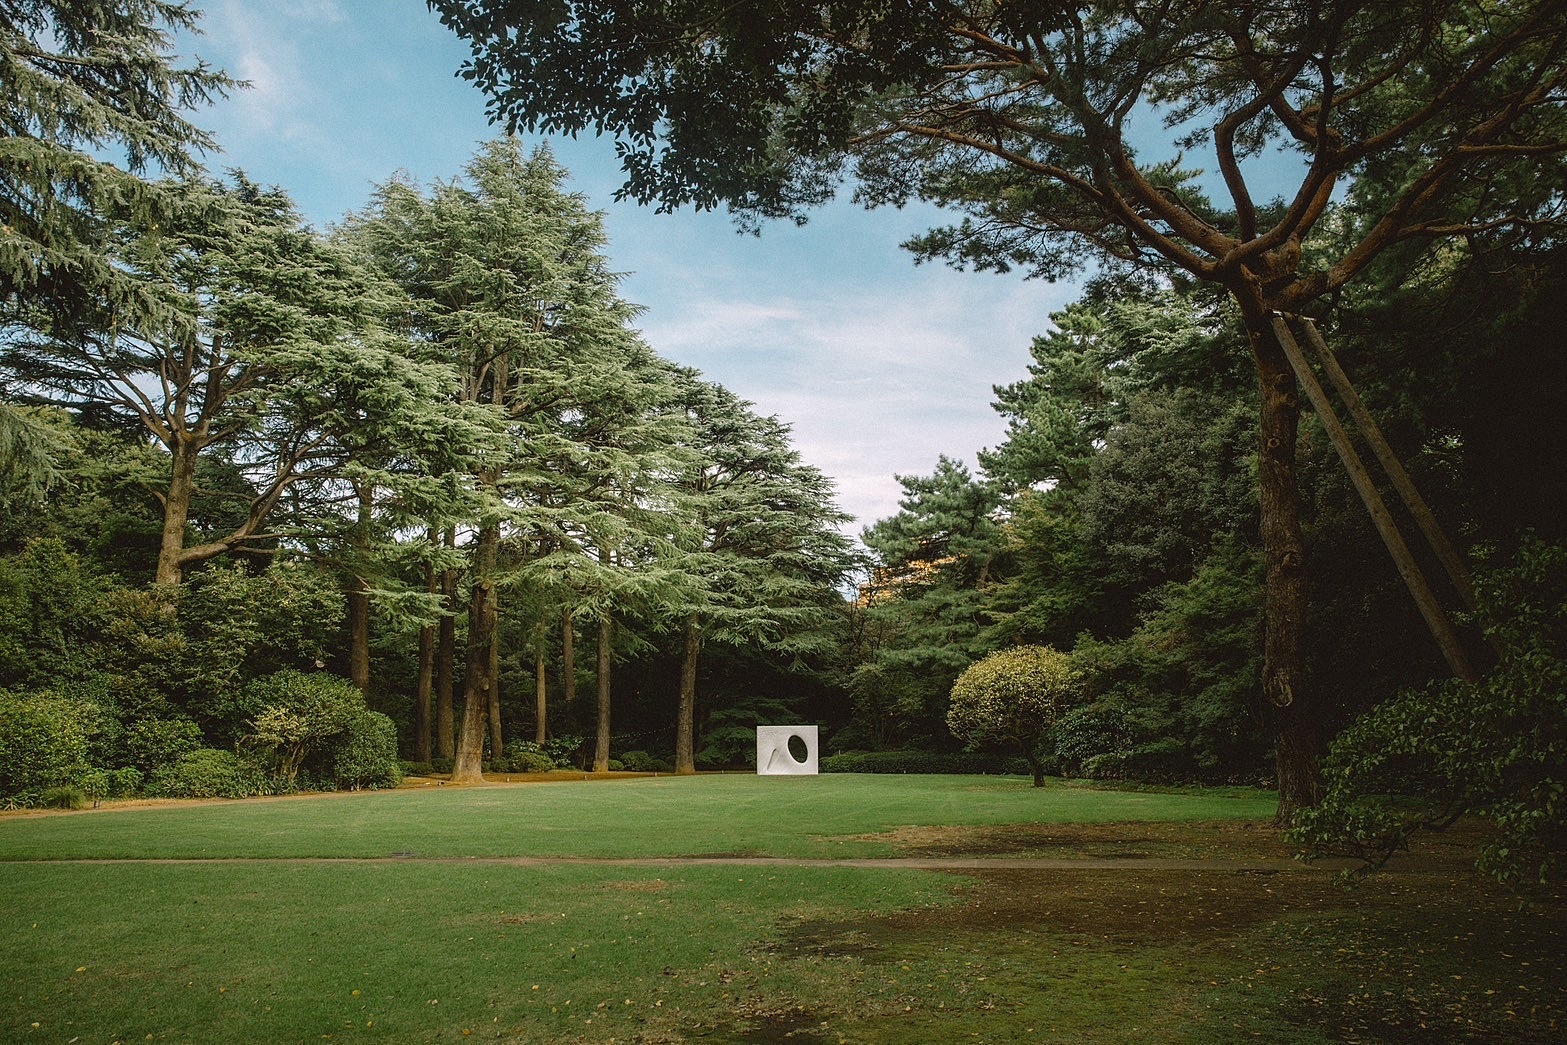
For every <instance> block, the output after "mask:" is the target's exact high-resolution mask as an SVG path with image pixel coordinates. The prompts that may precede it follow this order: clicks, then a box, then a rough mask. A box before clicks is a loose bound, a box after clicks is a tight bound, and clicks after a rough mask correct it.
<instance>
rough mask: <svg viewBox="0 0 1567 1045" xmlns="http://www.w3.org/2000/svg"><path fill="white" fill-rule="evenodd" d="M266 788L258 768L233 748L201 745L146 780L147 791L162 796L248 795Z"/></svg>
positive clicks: (228, 796) (227, 796)
mask: <svg viewBox="0 0 1567 1045" xmlns="http://www.w3.org/2000/svg"><path fill="white" fill-rule="evenodd" d="M263 790H264V781H263V780H262V779H261V778H260V775H259V774H258V773H257V772H256V770H255V769H254V768H253V767H251V766H249V765H246V764H245V763H244V762H242V761H240V759H239V757H238V756H237V755H235V754H234V753H233V752H232V751H219V750H217V749H215V748H210V747H204V748H198V749H197V750H195V751H192V752H190V753H189V754H187V755H185V756H184V757H183V758H181V759H180V760H179V761H178V762H176V763H174V764H173V765H171V766H164V767H163V768H162V769H159V770H158V771H157V772H156V773H154V774H153V775H152V779H151V780H149V781H148V782H147V793H148V794H149V795H155V796H157V797H159V798H248V797H250V796H251V795H256V794H260V793H261V792H262V791H263Z"/></svg>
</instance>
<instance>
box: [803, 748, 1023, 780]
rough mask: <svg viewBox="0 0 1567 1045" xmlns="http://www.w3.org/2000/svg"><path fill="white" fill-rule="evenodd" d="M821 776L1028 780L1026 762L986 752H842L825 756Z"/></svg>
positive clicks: (821, 761) (821, 764)
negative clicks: (984, 776)
mask: <svg viewBox="0 0 1567 1045" xmlns="http://www.w3.org/2000/svg"><path fill="white" fill-rule="evenodd" d="M818 768H819V769H820V770H821V771H822V772H823V773H970V774H985V773H1006V774H1010V775H1015V776H1027V775H1028V773H1029V772H1030V769H1029V765H1028V762H1027V761H1025V760H1024V759H1021V758H1006V757H1002V756H998V755H996V754H993V753H990V752H985V751H916V750H912V749H903V750H898V751H842V752H839V753H838V754H834V755H826V756H824V757H823V758H822V759H821V760H820V762H819V763H818Z"/></svg>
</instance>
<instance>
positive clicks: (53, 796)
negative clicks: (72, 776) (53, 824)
mask: <svg viewBox="0 0 1567 1045" xmlns="http://www.w3.org/2000/svg"><path fill="white" fill-rule="evenodd" d="M38 804H39V805H41V806H43V807H45V808H46V809H86V808H87V792H86V791H84V790H82V789H81V788H80V787H77V786H76V785H75V784H63V785H61V786H59V787H51V788H48V789H46V790H45V791H44V793H43V794H42V795H40V796H39V798H38Z"/></svg>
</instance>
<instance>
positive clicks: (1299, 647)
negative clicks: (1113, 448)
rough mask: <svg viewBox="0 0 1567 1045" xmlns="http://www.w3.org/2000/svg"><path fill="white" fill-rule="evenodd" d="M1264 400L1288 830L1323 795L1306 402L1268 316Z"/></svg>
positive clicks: (1270, 606)
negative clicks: (1301, 465)
mask: <svg viewBox="0 0 1567 1045" xmlns="http://www.w3.org/2000/svg"><path fill="white" fill-rule="evenodd" d="M1247 321H1248V322H1247V328H1248V334H1249V335H1250V339H1251V346H1252V353H1253V355H1254V357H1255V359H1256V364H1257V375H1258V383H1259V388H1258V390H1259V393H1260V397H1259V398H1260V409H1259V423H1258V440H1259V442H1258V455H1257V492H1258V501H1259V507H1260V515H1261V529H1262V547H1263V554H1264V556H1265V558H1266V562H1267V575H1266V580H1265V581H1264V582H1263V583H1264V587H1263V602H1264V606H1265V617H1264V623H1263V666H1262V692H1263V695H1264V696H1265V698H1266V701H1265V704H1266V707H1267V708H1268V709H1269V718H1270V719H1271V725H1272V727H1273V730H1272V731H1273V735H1274V739H1275V747H1274V761H1275V765H1276V767H1277V771H1278V785H1279V807H1278V812H1277V813H1276V814H1275V819H1276V820H1277V822H1278V823H1280V824H1288V823H1289V822H1290V821H1291V820H1292V819H1293V818H1294V816H1295V812H1296V811H1297V810H1299V809H1303V808H1308V807H1310V806H1314V805H1316V804H1317V802H1318V801H1319V800H1320V799H1321V796H1322V775H1321V770H1320V767H1319V765H1318V761H1317V757H1318V752H1317V723H1316V714H1315V712H1316V708H1315V702H1314V701H1312V700H1311V697H1310V693H1309V690H1308V687H1307V682H1306V678H1305V656H1304V653H1303V647H1304V642H1303V639H1304V635H1305V626H1306V562H1305V541H1304V539H1303V538H1302V536H1301V528H1300V501H1299V491H1298V488H1297V487H1298V483H1297V477H1296V470H1295V447H1296V437H1297V433H1298V430H1299V423H1300V398H1299V393H1298V391H1297V388H1296V383H1295V374H1294V371H1293V370H1292V369H1291V368H1290V364H1289V360H1288V359H1287V358H1286V357H1285V355H1284V352H1283V350H1282V349H1281V348H1280V347H1279V344H1278V341H1277V339H1276V338H1275V336H1274V334H1273V331H1272V329H1271V328H1270V326H1269V325H1268V322H1267V319H1266V312H1263V313H1262V314H1261V315H1252V314H1250V313H1249V312H1248V315H1247Z"/></svg>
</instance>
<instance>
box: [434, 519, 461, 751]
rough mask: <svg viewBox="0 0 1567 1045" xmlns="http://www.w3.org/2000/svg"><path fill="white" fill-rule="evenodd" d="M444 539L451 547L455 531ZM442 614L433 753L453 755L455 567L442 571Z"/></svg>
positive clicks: (438, 633)
mask: <svg viewBox="0 0 1567 1045" xmlns="http://www.w3.org/2000/svg"><path fill="white" fill-rule="evenodd" d="M445 543H446V547H447V548H452V547H454V546H455V545H456V543H457V534H456V532H455V531H453V530H447V531H446V537H445ZM441 609H442V610H443V611H444V612H443V613H442V614H441V621H440V625H439V627H438V629H437V637H438V640H439V641H438V642H437V644H436V655H435V753H436V754H437V755H439V756H440V757H442V758H454V757H456V754H457V742H456V738H455V737H454V736H453V734H454V733H455V730H454V728H453V726H454V725H455V723H454V722H453V721H452V720H453V718H454V715H453V709H452V690H453V688H454V681H453V676H454V675H455V674H456V673H457V616H456V614H457V571H456V570H443V571H441Z"/></svg>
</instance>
